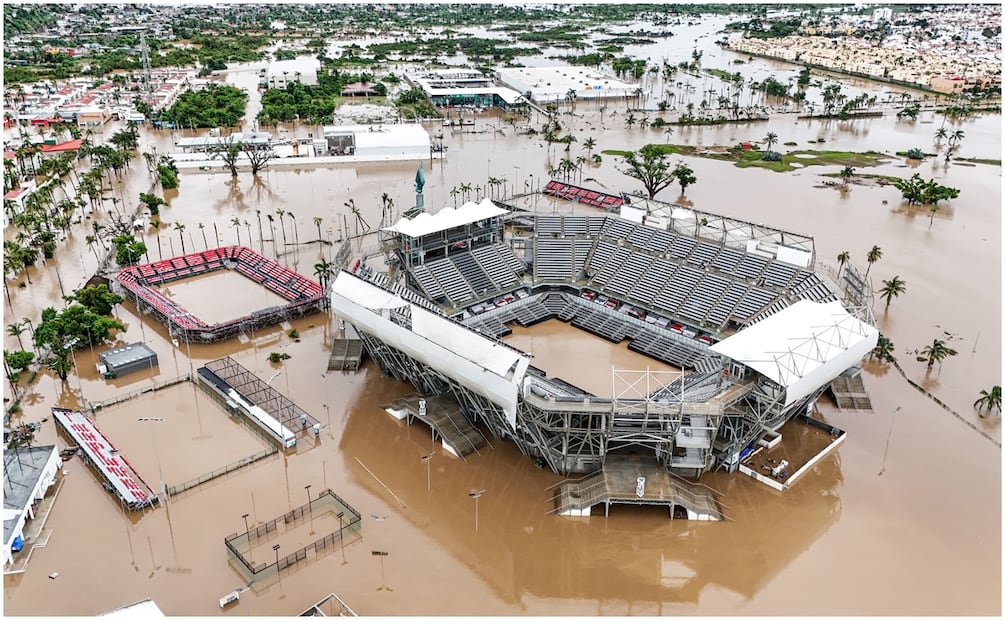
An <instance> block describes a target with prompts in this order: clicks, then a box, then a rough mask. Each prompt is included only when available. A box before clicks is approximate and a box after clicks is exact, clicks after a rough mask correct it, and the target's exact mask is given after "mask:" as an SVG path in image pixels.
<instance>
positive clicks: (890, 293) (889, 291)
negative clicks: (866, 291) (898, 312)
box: [879, 276, 907, 310]
mask: <svg viewBox="0 0 1005 620" xmlns="http://www.w3.org/2000/svg"><path fill="white" fill-rule="evenodd" d="M906 291H907V282H905V281H904V280H901V279H900V276H893V277H892V278H890V279H889V280H883V287H882V288H880V289H879V296H880V298H881V299H886V308H885V310H889V309H890V302H891V301H893V298H894V297H900V295H901V294H902V293H904V292H906Z"/></svg>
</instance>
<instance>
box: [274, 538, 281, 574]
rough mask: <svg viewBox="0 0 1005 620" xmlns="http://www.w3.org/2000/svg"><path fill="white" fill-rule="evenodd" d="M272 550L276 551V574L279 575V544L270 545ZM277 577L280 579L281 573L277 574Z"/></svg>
mask: <svg viewBox="0 0 1005 620" xmlns="http://www.w3.org/2000/svg"><path fill="white" fill-rule="evenodd" d="M272 550H273V551H275V552H276V575H279V545H278V544H276V545H272ZM279 579H280V580H282V576H281V575H280V576H279Z"/></svg>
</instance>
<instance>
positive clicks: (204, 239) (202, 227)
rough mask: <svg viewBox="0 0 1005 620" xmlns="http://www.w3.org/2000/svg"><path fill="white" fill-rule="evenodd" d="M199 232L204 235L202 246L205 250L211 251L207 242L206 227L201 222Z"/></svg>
mask: <svg viewBox="0 0 1005 620" xmlns="http://www.w3.org/2000/svg"><path fill="white" fill-rule="evenodd" d="M199 232H201V233H202V245H203V247H204V248H205V249H207V250H208V249H209V241H206V225H205V224H203V223H202V222H199Z"/></svg>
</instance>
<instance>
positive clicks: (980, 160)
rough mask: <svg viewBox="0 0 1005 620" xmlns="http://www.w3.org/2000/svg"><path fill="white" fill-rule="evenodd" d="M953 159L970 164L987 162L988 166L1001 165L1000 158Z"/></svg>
mask: <svg viewBox="0 0 1005 620" xmlns="http://www.w3.org/2000/svg"><path fill="white" fill-rule="evenodd" d="M953 161H965V162H970V163H971V164H987V165H989V166H1001V165H1002V160H1000V159H984V158H981V157H957V158H956V159H954V160H953Z"/></svg>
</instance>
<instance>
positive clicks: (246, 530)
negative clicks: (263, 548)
mask: <svg viewBox="0 0 1005 620" xmlns="http://www.w3.org/2000/svg"><path fill="white" fill-rule="evenodd" d="M250 514H251V513H248V512H246V513H244V514H243V515H241V518H242V519H244V536H245V538H247V539H248V562H251V561H252V560H251V528H250V527H248V516H249V515H250Z"/></svg>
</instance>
